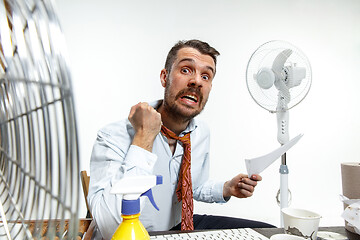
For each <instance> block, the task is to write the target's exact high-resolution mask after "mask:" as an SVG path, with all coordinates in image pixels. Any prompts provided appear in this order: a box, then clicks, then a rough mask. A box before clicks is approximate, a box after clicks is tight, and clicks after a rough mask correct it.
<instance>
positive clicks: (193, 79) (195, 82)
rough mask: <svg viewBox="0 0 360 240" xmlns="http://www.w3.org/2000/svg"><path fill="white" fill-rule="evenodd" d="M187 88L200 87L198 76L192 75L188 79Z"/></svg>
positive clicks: (199, 76) (200, 81) (199, 77)
mask: <svg viewBox="0 0 360 240" xmlns="http://www.w3.org/2000/svg"><path fill="white" fill-rule="evenodd" d="M188 85H189V86H192V87H201V86H202V79H201V75H200V74H194V75H192V76H191V77H190V80H189V83H188Z"/></svg>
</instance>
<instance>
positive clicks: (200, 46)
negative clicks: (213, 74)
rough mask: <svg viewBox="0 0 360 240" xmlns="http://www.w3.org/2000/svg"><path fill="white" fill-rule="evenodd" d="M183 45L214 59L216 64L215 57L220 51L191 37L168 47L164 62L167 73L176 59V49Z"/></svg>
mask: <svg viewBox="0 0 360 240" xmlns="http://www.w3.org/2000/svg"><path fill="white" fill-rule="evenodd" d="M185 47H191V48H194V49H196V50H198V51H199V52H200V53H201V54H205V55H209V56H210V57H212V59H213V60H214V63H215V66H216V57H217V56H219V55H220V53H219V52H218V51H217V50H216V49H215V48H213V47H211V46H210V45H209V44H208V43H206V42H202V41H200V40H196V39H192V40H188V41H179V42H177V43H176V44H175V45H174V46H173V47H172V48H171V49H170V51H169V53H168V55H167V58H166V62H165V69H166V71H167V72H168V73H170V71H171V67H172V65H173V63H174V61H175V59H176V56H177V53H178V51H179V50H180V49H182V48H185Z"/></svg>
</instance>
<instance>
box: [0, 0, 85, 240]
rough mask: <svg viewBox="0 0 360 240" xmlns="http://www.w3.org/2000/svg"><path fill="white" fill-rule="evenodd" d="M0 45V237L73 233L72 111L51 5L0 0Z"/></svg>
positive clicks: (74, 148) (74, 158)
mask: <svg viewBox="0 0 360 240" xmlns="http://www.w3.org/2000/svg"><path fill="white" fill-rule="evenodd" d="M0 50H1V51H0V130H1V132H0V239H43V238H42V237H44V238H45V239H54V238H56V237H59V238H60V239H63V238H67V239H75V238H76V236H77V234H78V213H77V210H78V196H79V186H80V184H79V158H78V146H77V133H76V124H75V111H74V103H73V96H72V88H71V79H70V74H69V71H68V66H67V63H66V60H65V58H64V56H63V53H64V51H65V49H64V38H63V36H62V33H61V30H60V27H59V22H58V19H57V17H56V15H55V12H54V6H53V4H52V3H51V2H49V1H47V0H30V1H26V0H16V1H15V0H12V1H10V0H9V1H7V0H0Z"/></svg>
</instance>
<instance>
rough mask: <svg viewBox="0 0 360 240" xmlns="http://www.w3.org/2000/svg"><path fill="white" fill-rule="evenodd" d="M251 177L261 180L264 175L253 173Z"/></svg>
mask: <svg viewBox="0 0 360 240" xmlns="http://www.w3.org/2000/svg"><path fill="white" fill-rule="evenodd" d="M251 179H252V180H255V181H261V180H262V177H261V176H260V175H258V174H253V175H251Z"/></svg>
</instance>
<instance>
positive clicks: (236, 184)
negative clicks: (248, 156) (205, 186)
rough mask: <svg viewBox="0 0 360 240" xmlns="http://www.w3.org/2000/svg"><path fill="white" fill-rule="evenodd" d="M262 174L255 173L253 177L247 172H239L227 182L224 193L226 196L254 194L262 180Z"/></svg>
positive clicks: (241, 196)
mask: <svg viewBox="0 0 360 240" xmlns="http://www.w3.org/2000/svg"><path fill="white" fill-rule="evenodd" d="M261 180H262V177H261V176H260V175H257V174H254V175H252V176H251V178H249V177H248V175H246V174H239V175H237V176H236V177H234V178H233V179H231V180H230V181H227V182H225V184H224V190H223V195H224V198H226V197H231V196H234V197H237V198H247V197H251V196H252V195H253V192H254V190H255V187H256V185H257V182H258V181H261Z"/></svg>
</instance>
